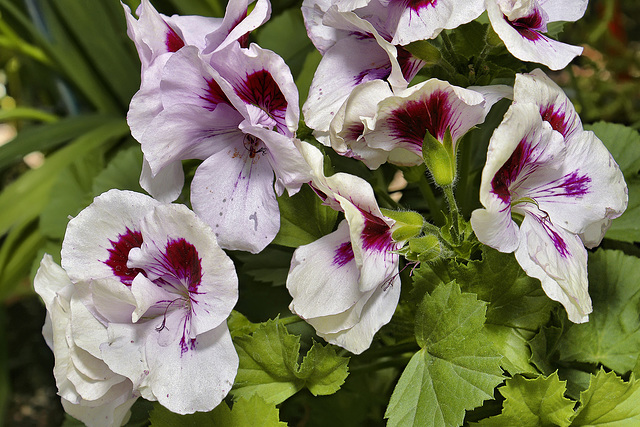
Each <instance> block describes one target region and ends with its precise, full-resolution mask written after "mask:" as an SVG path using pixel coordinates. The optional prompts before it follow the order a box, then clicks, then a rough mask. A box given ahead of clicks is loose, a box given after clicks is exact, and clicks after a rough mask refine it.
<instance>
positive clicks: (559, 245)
mask: <svg viewBox="0 0 640 427" xmlns="http://www.w3.org/2000/svg"><path fill="white" fill-rule="evenodd" d="M520 232H521V233H522V244H521V245H520V246H519V247H518V249H517V250H516V252H515V255H516V259H517V260H518V263H519V264H520V266H521V267H522V268H523V270H524V271H525V272H526V273H527V275H529V276H531V277H535V278H537V279H540V281H541V282H542V288H543V289H544V291H545V293H546V294H547V296H549V298H551V299H553V300H555V301H558V302H560V303H561V304H562V305H563V306H564V308H565V309H566V310H567V316H568V317H569V320H571V321H572V322H574V323H583V322H586V321H588V320H589V313H591V310H592V307H591V298H590V297H589V293H588V289H587V288H588V278H587V251H586V249H585V248H584V246H583V244H582V241H581V240H580V238H579V237H578V236H576V235H574V234H572V233H569V232H567V231H566V230H564V229H563V228H561V227H557V226H555V225H554V224H553V223H551V221H549V220H548V219H546V218H541V217H538V216H532V215H529V216H526V217H525V219H524V220H523V222H522V225H521V226H520Z"/></svg>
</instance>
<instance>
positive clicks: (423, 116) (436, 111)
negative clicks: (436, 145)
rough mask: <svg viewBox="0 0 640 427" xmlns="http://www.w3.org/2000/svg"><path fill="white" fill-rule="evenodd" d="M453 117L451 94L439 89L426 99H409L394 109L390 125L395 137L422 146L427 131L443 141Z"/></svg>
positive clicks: (392, 134)
mask: <svg viewBox="0 0 640 427" xmlns="http://www.w3.org/2000/svg"><path fill="white" fill-rule="evenodd" d="M451 118H452V111H451V103H450V102H449V95H448V94H447V93H446V92H443V91H440V90H437V91H435V92H433V93H431V94H430V95H429V96H428V98H426V99H419V100H415V101H408V102H407V103H406V104H404V105H403V106H401V107H399V108H397V109H395V110H393V111H392V112H391V117H390V118H389V123H388V125H389V128H390V129H391V136H392V137H393V138H396V139H398V140H400V141H401V142H406V143H409V144H414V145H416V146H417V147H422V142H423V141H424V137H425V136H426V134H427V132H429V133H430V134H431V135H433V136H434V137H435V138H436V139H437V140H439V141H441V140H442V139H443V138H444V135H445V133H446V131H447V128H448V127H450V126H451Z"/></svg>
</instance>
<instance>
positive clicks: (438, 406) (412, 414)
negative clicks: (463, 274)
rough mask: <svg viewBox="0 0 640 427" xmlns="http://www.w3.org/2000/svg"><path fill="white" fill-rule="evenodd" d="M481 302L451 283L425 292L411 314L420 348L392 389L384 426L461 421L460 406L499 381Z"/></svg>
mask: <svg viewBox="0 0 640 427" xmlns="http://www.w3.org/2000/svg"><path fill="white" fill-rule="evenodd" d="M485 312H486V303H484V302H482V301H478V300H477V299H476V296H475V295H472V294H463V293H461V292H460V288H459V287H458V285H457V284H456V283H455V282H452V283H449V284H446V285H440V286H438V287H437V288H436V289H435V291H434V292H433V294H432V295H426V296H425V298H424V300H423V302H422V304H421V305H420V308H419V311H418V315H417V316H416V339H417V340H418V343H419V344H420V346H421V347H422V350H420V351H419V352H417V353H416V354H415V355H414V356H413V357H412V358H411V360H410V361H409V364H408V365H407V367H406V368H405V370H404V372H403V373H402V376H401V377H400V380H399V381H398V384H397V386H396V388H395V390H394V391H393V394H392V396H391V400H390V401H389V406H388V407H387V411H386V413H385V418H388V419H389V423H388V425H389V426H434V427H437V426H452V425H461V424H462V421H463V419H464V415H465V410H467V409H472V408H474V407H476V406H479V405H480V404H482V402H483V401H484V400H486V399H491V398H493V389H494V387H495V386H497V385H498V384H499V383H500V382H502V375H501V373H502V371H501V369H500V356H499V355H498V354H497V353H496V352H495V350H494V349H493V348H492V346H491V345H487V343H488V337H487V335H486V334H485V332H484V330H483V324H484V320H485Z"/></svg>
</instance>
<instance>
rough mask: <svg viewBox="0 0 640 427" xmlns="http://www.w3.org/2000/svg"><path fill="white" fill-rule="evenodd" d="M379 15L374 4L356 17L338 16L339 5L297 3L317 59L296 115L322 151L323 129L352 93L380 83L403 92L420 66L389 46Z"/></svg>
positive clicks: (347, 13) (325, 140) (325, 130)
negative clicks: (301, 117) (299, 113)
mask: <svg viewBox="0 0 640 427" xmlns="http://www.w3.org/2000/svg"><path fill="white" fill-rule="evenodd" d="M324 8H326V9H324ZM371 8H374V9H375V10H373V11H372V10H371ZM384 12H388V11H387V10H386V8H384V7H382V6H381V5H379V4H378V3H377V2H376V4H374V5H369V6H368V7H367V8H364V9H362V10H358V13H360V14H357V13H355V12H351V11H343V10H342V8H341V3H340V4H333V5H332V4H328V3H327V2H320V3H316V2H305V3H303V14H304V16H305V23H306V25H307V31H308V33H309V37H310V38H311V40H312V41H313V42H314V44H315V45H316V47H318V49H319V50H320V52H321V53H322V54H323V57H322V60H321V61H320V64H319V65H318V68H317V69H316V72H315V74H314V77H313V81H312V83H311V87H310V88H309V96H308V98H307V101H306V102H305V104H304V105H303V107H302V111H303V114H304V118H305V123H306V124H307V125H308V126H309V127H310V128H312V129H314V136H315V137H316V138H318V140H319V141H320V142H322V143H323V144H325V145H329V140H328V130H329V123H330V122H331V120H332V118H333V116H334V115H335V114H336V112H337V111H338V109H339V108H340V106H341V105H342V104H343V103H344V101H345V100H346V99H347V97H348V96H349V94H350V93H351V91H352V90H353V89H354V88H355V87H357V86H358V85H360V84H362V83H366V82H368V81H371V80H385V81H387V82H389V84H390V85H391V86H392V87H394V88H406V87H407V85H408V83H409V82H410V81H411V79H413V77H414V76H415V75H416V74H417V73H418V71H420V69H421V68H422V66H423V65H424V62H423V61H421V60H419V59H418V58H416V57H414V56H413V55H411V54H410V53H409V52H408V51H407V50H406V49H404V48H403V47H402V46H395V45H394V44H392V43H391V42H390V40H391V35H390V34H389V33H388V32H387V31H386V29H385V27H384V25H383V23H382V22H381V19H382V17H384V16H385V15H384ZM361 15H362V16H361ZM363 16H364V17H363Z"/></svg>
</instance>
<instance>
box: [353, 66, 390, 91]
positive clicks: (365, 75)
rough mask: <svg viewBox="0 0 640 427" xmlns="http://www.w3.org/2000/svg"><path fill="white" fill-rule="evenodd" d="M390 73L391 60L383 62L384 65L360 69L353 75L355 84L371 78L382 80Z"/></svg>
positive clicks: (368, 80)
mask: <svg viewBox="0 0 640 427" xmlns="http://www.w3.org/2000/svg"><path fill="white" fill-rule="evenodd" d="M390 75H391V62H388V63H387V64H385V66H384V67H380V68H370V69H366V70H362V71H360V73H358V74H357V75H355V76H353V81H354V83H355V85H356V86H357V85H359V84H361V83H366V82H370V81H371V80H384V79H386V78H387V77H389V76H390Z"/></svg>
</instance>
